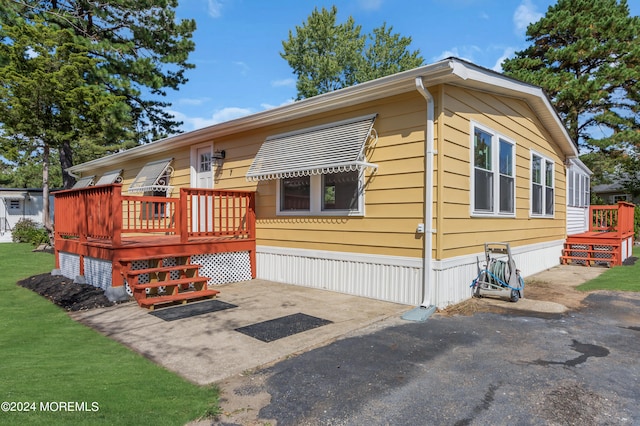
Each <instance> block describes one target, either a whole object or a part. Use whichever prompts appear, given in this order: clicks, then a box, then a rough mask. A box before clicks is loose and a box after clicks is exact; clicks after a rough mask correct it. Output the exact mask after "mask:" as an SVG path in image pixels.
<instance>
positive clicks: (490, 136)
mask: <svg viewBox="0 0 640 426" xmlns="http://www.w3.org/2000/svg"><path fill="white" fill-rule="evenodd" d="M472 132H473V133H472V135H473V141H472V147H473V159H472V164H473V171H472V182H473V183H472V190H471V192H472V196H471V201H472V214H473V215H477V216H493V215H495V216H514V215H515V162H514V158H515V144H514V143H513V142H511V141H510V140H508V139H507V138H505V137H503V136H501V135H499V134H498V133H496V132H493V131H491V130H489V129H487V128H484V127H482V126H479V125H473V130H472Z"/></svg>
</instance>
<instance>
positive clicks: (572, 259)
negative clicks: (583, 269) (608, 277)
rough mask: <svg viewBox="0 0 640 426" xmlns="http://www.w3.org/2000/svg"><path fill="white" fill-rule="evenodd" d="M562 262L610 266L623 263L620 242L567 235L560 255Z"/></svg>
mask: <svg viewBox="0 0 640 426" xmlns="http://www.w3.org/2000/svg"><path fill="white" fill-rule="evenodd" d="M560 260H561V262H562V264H577V265H584V266H592V265H605V266H608V267H611V266H617V265H621V264H622V261H621V259H620V242H619V241H607V240H606V239H603V238H600V239H599V238H597V237H595V238H592V239H589V238H580V237H577V238H574V237H572V236H569V237H567V240H566V241H565V243H564V248H563V249H562V256H560Z"/></svg>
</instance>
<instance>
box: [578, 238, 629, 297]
mask: <svg viewBox="0 0 640 426" xmlns="http://www.w3.org/2000/svg"><path fill="white" fill-rule="evenodd" d="M633 256H634V257H636V258H640V247H634V248H633ZM639 276H640V260H638V261H636V262H635V263H634V264H633V265H629V266H626V265H625V266H616V267H615V268H611V269H608V270H607V271H605V272H604V273H602V274H601V275H600V276H599V277H597V278H594V279H592V280H591V281H587V282H586V283H584V284H581V285H579V286H578V287H576V288H577V289H578V290H580V291H593V290H611V291H640V280H639V279H638V277H639Z"/></svg>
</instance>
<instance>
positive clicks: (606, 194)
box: [592, 183, 640, 204]
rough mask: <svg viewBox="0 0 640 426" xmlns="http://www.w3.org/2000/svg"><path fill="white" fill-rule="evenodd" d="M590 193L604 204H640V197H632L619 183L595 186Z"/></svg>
mask: <svg viewBox="0 0 640 426" xmlns="http://www.w3.org/2000/svg"><path fill="white" fill-rule="evenodd" d="M592 191H593V193H594V194H595V195H597V196H598V197H600V198H601V199H602V201H603V202H604V204H616V203H617V202H618V201H628V202H630V203H634V204H639V203H640V196H638V197H634V196H633V195H632V194H629V193H628V192H627V191H626V190H625V189H624V188H623V187H622V185H621V184H620V183H607V184H602V185H595V186H594V187H593V189H592Z"/></svg>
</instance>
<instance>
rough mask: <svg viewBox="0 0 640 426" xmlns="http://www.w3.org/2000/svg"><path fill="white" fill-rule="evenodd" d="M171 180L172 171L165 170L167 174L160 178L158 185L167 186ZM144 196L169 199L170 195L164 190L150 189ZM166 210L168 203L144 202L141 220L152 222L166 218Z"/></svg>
mask: <svg viewBox="0 0 640 426" xmlns="http://www.w3.org/2000/svg"><path fill="white" fill-rule="evenodd" d="M169 179H171V171H170V170H165V172H164V173H163V174H162V175H161V176H160V177H159V178H158V183H161V184H165V185H166V184H168V183H169ZM143 195H144V196H148V197H167V196H168V195H169V194H168V192H167V191H166V190H164V189H163V188H150V190H148V191H144V192H143ZM166 208H167V203H164V202H157V201H153V202H143V203H142V215H141V219H143V220H151V219H160V218H163V217H166V216H167V214H166Z"/></svg>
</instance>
